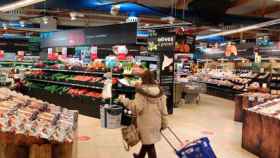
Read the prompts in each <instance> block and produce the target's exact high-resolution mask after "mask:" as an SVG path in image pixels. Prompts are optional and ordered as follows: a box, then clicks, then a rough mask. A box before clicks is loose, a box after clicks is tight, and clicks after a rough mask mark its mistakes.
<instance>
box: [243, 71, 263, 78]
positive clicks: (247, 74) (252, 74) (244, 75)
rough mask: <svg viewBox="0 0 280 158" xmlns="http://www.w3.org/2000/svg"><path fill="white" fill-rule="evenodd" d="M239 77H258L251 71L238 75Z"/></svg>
mask: <svg viewBox="0 0 280 158" xmlns="http://www.w3.org/2000/svg"><path fill="white" fill-rule="evenodd" d="M239 76H240V77H241V78H251V79H253V78H256V77H257V76H258V73H254V72H252V71H250V72H248V73H240V74H239Z"/></svg>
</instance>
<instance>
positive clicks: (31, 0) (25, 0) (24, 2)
mask: <svg viewBox="0 0 280 158" xmlns="http://www.w3.org/2000/svg"><path fill="white" fill-rule="evenodd" d="M43 1H46V0H21V1H17V2H14V3H9V4H6V5H3V6H0V12H7V11H11V10H16V9H18V8H22V7H26V6H30V5H33V4H36V3H40V2H43Z"/></svg>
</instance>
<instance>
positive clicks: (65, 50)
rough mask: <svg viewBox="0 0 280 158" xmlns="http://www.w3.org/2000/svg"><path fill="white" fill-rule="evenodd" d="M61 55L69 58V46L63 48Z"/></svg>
mask: <svg viewBox="0 0 280 158" xmlns="http://www.w3.org/2000/svg"><path fill="white" fill-rule="evenodd" d="M61 56H62V57H63V58H67V48H66V47H63V48H62V50H61Z"/></svg>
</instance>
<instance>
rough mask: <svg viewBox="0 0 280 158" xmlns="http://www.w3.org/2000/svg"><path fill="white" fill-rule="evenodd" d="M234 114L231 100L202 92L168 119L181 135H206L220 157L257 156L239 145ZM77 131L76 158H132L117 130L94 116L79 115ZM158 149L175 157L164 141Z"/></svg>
mask: <svg viewBox="0 0 280 158" xmlns="http://www.w3.org/2000/svg"><path fill="white" fill-rule="evenodd" d="M233 114H234V103H233V102H232V101H229V100H224V99H221V98H217V97H212V96H208V95H203V96H202V98H201V103H200V105H184V106H182V107H180V108H176V109H175V114H174V115H172V116H170V118H169V120H170V126H171V127H172V128H173V129H174V131H176V133H178V135H179V136H180V138H184V139H188V140H193V139H195V138H198V137H201V136H207V137H209V139H210V141H211V144H212V146H213V147H214V149H215V152H216V154H217V156H218V157H219V158H256V156H254V155H252V154H250V153H248V152H246V151H245V150H243V149H242V148H241V129H242V125H241V124H240V123H236V122H234V121H233ZM79 133H80V138H81V141H79V144H78V158H132V156H131V155H132V154H131V153H132V152H133V151H131V152H126V151H125V150H124V149H123V146H122V140H121V133H120V130H109V129H102V128H100V125H99V120H97V119H93V118H89V117H85V116H80V120H79ZM82 139H84V141H82ZM87 139H89V140H87ZM138 149H139V147H135V148H134V150H137V151H138ZM157 149H158V157H159V158H176V156H175V154H174V153H173V151H172V150H171V148H170V147H169V146H168V145H167V144H166V142H165V141H163V140H162V141H161V142H160V143H158V144H157Z"/></svg>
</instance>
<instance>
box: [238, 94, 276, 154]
mask: <svg viewBox="0 0 280 158" xmlns="http://www.w3.org/2000/svg"><path fill="white" fill-rule="evenodd" d="M279 101H280V100H279V99H274V100H272V101H267V102H266V103H263V104H260V105H257V106H255V107H253V108H249V109H246V110H245V111H244V123H243V130H242V147H243V148H244V149H246V150H248V151H249V152H252V153H254V154H256V155H257V156H259V157H262V158H279V157H280V141H279V137H280V113H279V110H280V104H279Z"/></svg>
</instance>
